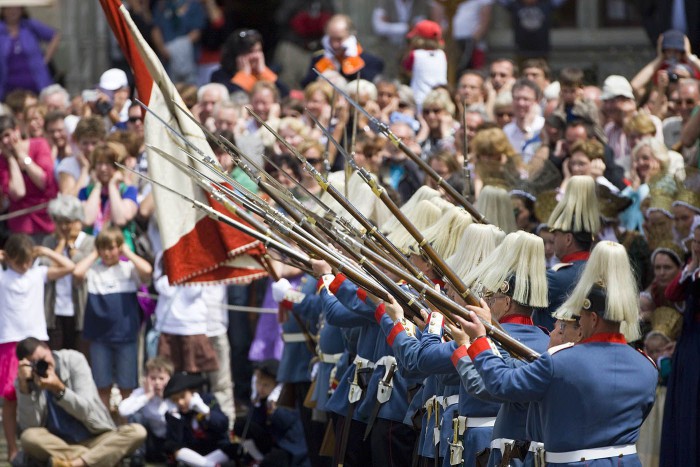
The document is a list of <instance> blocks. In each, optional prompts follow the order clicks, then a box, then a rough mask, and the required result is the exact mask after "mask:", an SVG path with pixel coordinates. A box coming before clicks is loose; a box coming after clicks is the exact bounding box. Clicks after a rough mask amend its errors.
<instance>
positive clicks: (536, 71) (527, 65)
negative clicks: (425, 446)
mask: <svg viewBox="0 0 700 467" xmlns="http://www.w3.org/2000/svg"><path fill="white" fill-rule="evenodd" d="M520 69H521V70H522V74H521V77H522V78H526V79H529V80H530V81H532V82H533V83H535V84H536V85H537V87H538V88H540V91H542V92H543V93H544V91H545V89H547V86H549V84H550V74H551V72H550V69H549V65H548V64H547V60H545V59H543V58H530V59H528V60H525V61H524V62H523V63H522V66H521V67H520Z"/></svg>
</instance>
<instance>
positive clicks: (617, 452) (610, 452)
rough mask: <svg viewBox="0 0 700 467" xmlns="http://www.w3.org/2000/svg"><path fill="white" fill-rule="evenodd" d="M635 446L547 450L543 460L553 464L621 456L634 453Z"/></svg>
mask: <svg viewBox="0 0 700 467" xmlns="http://www.w3.org/2000/svg"><path fill="white" fill-rule="evenodd" d="M636 453H637V447H636V446H635V445H634V444H627V445H623V446H607V447H604V448H591V449H581V450H580V451H569V452H548V453H546V454H545V461H546V462H548V463H549V462H552V463H554V464H566V463H569V462H583V461H592V460H596V459H606V458H608V457H622V456H628V455H630V454H636Z"/></svg>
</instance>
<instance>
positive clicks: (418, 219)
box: [386, 199, 442, 251]
mask: <svg viewBox="0 0 700 467" xmlns="http://www.w3.org/2000/svg"><path fill="white" fill-rule="evenodd" d="M412 212H413V214H412V215H411V216H410V217H409V216H408V215H407V216H406V217H408V218H409V220H410V221H411V222H412V223H413V225H414V226H415V227H416V229H418V231H420V232H421V233H422V232H425V231H426V230H427V229H428V227H430V226H431V225H434V224H435V223H436V222H437V221H438V219H439V218H440V216H441V215H442V211H440V208H439V207H437V206H435V205H434V204H433V203H431V202H430V201H429V200H427V199H424V200H422V201H420V202H418V204H416V208H415V209H413V210H412ZM386 238H387V239H388V240H389V241H390V242H391V243H393V244H394V245H395V246H396V248H398V249H399V250H402V251H405V250H407V249H408V246H409V245H411V244H413V243H416V241H415V239H414V238H413V236H411V234H410V233H408V231H407V230H406V229H405V228H403V226H401V228H397V229H394V230H392V231H391V232H389V234H388V235H387V236H386Z"/></svg>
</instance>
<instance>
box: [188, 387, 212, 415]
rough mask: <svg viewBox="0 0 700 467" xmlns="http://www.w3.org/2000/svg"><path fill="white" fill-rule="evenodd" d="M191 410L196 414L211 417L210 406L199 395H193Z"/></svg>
mask: <svg viewBox="0 0 700 467" xmlns="http://www.w3.org/2000/svg"><path fill="white" fill-rule="evenodd" d="M190 409H191V410H194V411H195V412H199V413H201V414H203V415H209V410H210V409H209V406H208V405H207V404H205V403H204V401H203V400H202V396H200V395H199V393H196V392H195V393H194V394H192V399H191V400H190Z"/></svg>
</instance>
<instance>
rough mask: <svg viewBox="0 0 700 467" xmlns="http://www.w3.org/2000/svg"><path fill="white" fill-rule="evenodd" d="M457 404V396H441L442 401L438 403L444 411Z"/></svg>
mask: <svg viewBox="0 0 700 467" xmlns="http://www.w3.org/2000/svg"><path fill="white" fill-rule="evenodd" d="M458 402H459V394H453V395H451V396H447V397H445V396H442V399H441V400H440V403H441V404H442V408H443V409H446V408H448V407H449V406H451V405H454V404H457V403H458Z"/></svg>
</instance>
